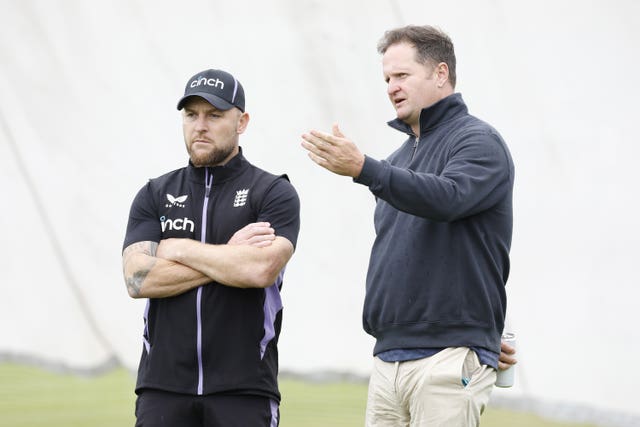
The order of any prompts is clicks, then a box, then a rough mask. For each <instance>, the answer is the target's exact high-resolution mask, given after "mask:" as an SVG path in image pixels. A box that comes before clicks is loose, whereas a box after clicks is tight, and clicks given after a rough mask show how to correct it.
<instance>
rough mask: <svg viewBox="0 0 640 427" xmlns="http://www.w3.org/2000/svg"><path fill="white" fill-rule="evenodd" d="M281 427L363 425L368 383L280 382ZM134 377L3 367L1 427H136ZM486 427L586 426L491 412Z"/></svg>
mask: <svg viewBox="0 0 640 427" xmlns="http://www.w3.org/2000/svg"><path fill="white" fill-rule="evenodd" d="M280 386H281V392H282V395H283V401H282V405H281V408H280V410H281V418H282V422H281V424H280V425H281V427H342V426H344V427H354V426H358V427H359V426H363V425H364V409H365V400H366V396H367V390H366V385H365V384H353V383H309V382H303V381H298V380H289V379H285V380H283V381H281V384H280ZM133 387H134V378H133V377H132V376H131V374H130V373H128V372H127V371H125V370H123V369H118V370H115V371H113V372H111V373H109V374H106V375H102V376H99V377H92V378H84V377H77V376H72V375H63V374H55V373H51V372H47V371H44V370H42V369H39V368H34V367H29V366H22V365H16V364H11V363H3V364H0V427H44V426H47V427H88V426H90V427H107V426H108V427H118V426H133V425H134V416H133V411H134V405H135V395H134V394H133ZM482 426H483V427H513V426H518V427H586V426H584V425H581V424H565V423H557V422H551V421H548V420H544V419H542V418H539V417H537V416H534V415H531V414H525V413H517V412H510V411H504V410H499V409H495V408H488V410H487V411H486V412H485V414H484V415H483V421H482Z"/></svg>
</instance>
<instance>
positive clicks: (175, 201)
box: [164, 193, 189, 208]
mask: <svg viewBox="0 0 640 427" xmlns="http://www.w3.org/2000/svg"><path fill="white" fill-rule="evenodd" d="M187 197H189V196H188V195H186V194H185V195H184V196H180V197H173V196H172V195H171V194H169V193H167V200H168V201H169V203H167V204H166V205H164V207H165V208H170V207H171V206H177V207H179V208H184V202H185V201H186V200H187Z"/></svg>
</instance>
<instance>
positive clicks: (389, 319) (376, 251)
mask: <svg viewBox="0 0 640 427" xmlns="http://www.w3.org/2000/svg"><path fill="white" fill-rule="evenodd" d="M389 125H390V126H391V127H393V128H394V129H397V130H399V131H401V132H404V133H406V134H408V135H409V138H408V139H407V140H406V141H405V143H404V144H403V145H402V146H401V147H400V148H399V149H398V150H396V151H395V152H394V153H393V154H391V155H390V156H389V157H388V158H387V159H386V160H383V161H378V160H374V159H372V158H370V157H368V156H366V157H365V163H364V166H363V169H362V172H361V174H360V176H359V177H357V178H356V179H355V182H358V183H360V184H363V185H366V186H368V187H369V190H370V191H371V192H372V193H373V194H374V195H375V196H376V208H375V214H374V226H375V231H376V239H375V241H374V244H373V247H372V250H371V257H370V262H369V270H368V273H367V284H366V297H365V303H364V309H363V326H364V329H365V331H366V332H367V333H369V334H371V335H372V336H374V337H375V338H376V344H375V347H374V351H373V352H374V354H377V353H379V352H382V351H386V350H391V349H411V348H444V347H455V346H468V347H472V346H473V347H483V348H486V349H488V350H490V351H493V352H498V353H499V352H500V335H501V333H502V330H503V328H504V316H505V312H506V295H505V289H504V287H505V284H506V282H507V278H508V276H509V249H510V245H511V234H512V222H513V221H512V192H513V181H514V166H513V162H512V160H511V155H510V154H509V151H508V149H507V146H506V144H505V143H504V141H503V140H502V137H501V136H500V135H499V134H498V132H496V130H495V129H493V128H492V127H491V126H490V125H488V124H487V123H485V122H483V121H481V120H479V119H477V118H476V117H473V116H471V115H470V114H469V113H468V111H467V107H466V105H465V103H464V101H463V100H462V96H461V95H460V94H457V93H456V94H453V95H451V96H449V97H447V98H444V99H442V100H440V101H439V102H437V103H436V104H434V105H432V106H430V107H428V108H425V109H424V110H422V112H421V116H420V135H419V137H418V138H416V135H413V133H412V131H411V128H410V126H408V125H407V124H406V123H404V122H402V121H400V120H398V119H396V120H393V121H391V122H389ZM416 142H417V145H415V147H414V144H415V143H416Z"/></svg>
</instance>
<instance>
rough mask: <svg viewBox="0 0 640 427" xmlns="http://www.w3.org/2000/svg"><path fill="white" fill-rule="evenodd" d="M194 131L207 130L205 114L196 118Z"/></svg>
mask: <svg viewBox="0 0 640 427" xmlns="http://www.w3.org/2000/svg"><path fill="white" fill-rule="evenodd" d="M195 129H196V130H197V131H198V132H203V131H206V130H207V129H208V128H207V116H206V115H205V114H198V118H197V119H196V123H195Z"/></svg>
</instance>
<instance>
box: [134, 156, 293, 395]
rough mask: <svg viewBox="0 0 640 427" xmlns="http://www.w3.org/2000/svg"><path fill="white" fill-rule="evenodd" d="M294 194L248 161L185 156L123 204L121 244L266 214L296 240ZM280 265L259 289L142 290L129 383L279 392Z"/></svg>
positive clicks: (218, 232)
mask: <svg viewBox="0 0 640 427" xmlns="http://www.w3.org/2000/svg"><path fill="white" fill-rule="evenodd" d="M299 208H300V205H299V199H298V196H297V194H296V192H295V189H294V188H293V186H292V185H291V184H290V183H289V181H288V179H287V178H286V176H284V175H281V176H276V175H272V174H269V173H267V172H265V171H263V170H262V169H259V168H257V167H255V166H253V165H251V164H250V163H249V162H248V161H247V160H246V159H245V158H244V156H243V155H242V152H240V153H239V154H238V155H237V156H236V157H234V158H233V159H231V161H229V162H228V163H227V164H226V165H224V166H218V167H213V168H196V167H194V166H193V165H192V164H189V166H187V167H184V168H181V169H178V170H175V171H173V172H169V173H167V174H165V175H163V176H161V177H158V178H155V179H152V180H150V181H149V182H148V183H147V185H145V186H144V187H143V188H142V189H141V190H140V191H139V192H138V194H137V196H136V198H135V200H134V202H133V204H132V208H131V213H130V216H129V224H128V226H127V234H126V237H125V242H124V245H123V247H127V246H128V245H130V244H132V243H135V242H140V241H155V242H159V241H160V240H162V239H167V238H172V237H176V238H189V239H194V240H199V241H201V242H204V243H212V244H224V243H227V242H228V241H229V239H230V238H231V236H232V235H233V234H234V233H235V232H236V231H237V230H239V229H241V228H242V227H244V226H245V225H247V224H249V223H252V222H258V221H269V222H270V223H271V224H272V226H273V227H274V229H275V230H276V234H277V235H278V236H282V237H285V238H287V239H288V240H289V241H291V243H292V244H293V245H294V247H295V245H296V241H297V236H298V231H299V226H300V223H299ZM282 280H283V274H282V273H281V274H280V276H279V277H278V279H277V280H276V282H275V283H274V285H272V286H271V287H268V288H266V289H257V288H255V289H240V288H234V287H229V286H224V285H221V284H218V283H215V282H212V283H209V284H206V285H203V286H200V287H198V288H196V289H192V290H191V291H188V292H185V293H183V294H180V295H177V296H174V297H170V298H152V299H149V301H148V305H147V309H146V311H145V319H144V320H145V328H144V339H143V342H144V347H143V351H142V356H141V360H140V365H139V368H138V379H137V385H136V391H137V392H139V391H140V390H142V389H145V388H151V389H159V390H166V391H173V392H178V393H186V394H193V395H201V394H212V393H225V394H250V395H260V396H265V397H269V398H271V399H274V400H275V401H279V399H280V394H279V391H278V384H277V373H278V351H277V342H278V336H279V333H280V326H281V320H282V301H281V299H280V287H281V285H282Z"/></svg>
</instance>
